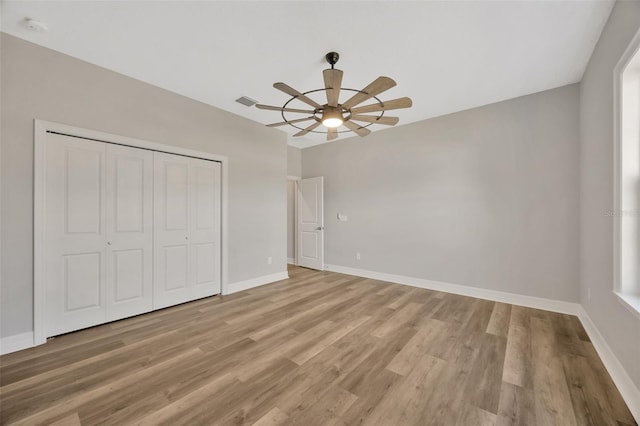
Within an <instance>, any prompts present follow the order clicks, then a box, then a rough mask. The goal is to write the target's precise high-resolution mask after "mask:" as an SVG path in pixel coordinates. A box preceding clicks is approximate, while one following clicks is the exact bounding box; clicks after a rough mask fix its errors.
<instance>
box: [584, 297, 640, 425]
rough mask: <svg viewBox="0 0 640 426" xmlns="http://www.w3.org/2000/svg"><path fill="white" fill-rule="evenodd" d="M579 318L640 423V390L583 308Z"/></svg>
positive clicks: (623, 397)
mask: <svg viewBox="0 0 640 426" xmlns="http://www.w3.org/2000/svg"><path fill="white" fill-rule="evenodd" d="M578 318H579V319H580V322H581V323H582V326H583V327H584V329H585V331H586V332H587V334H588V335H589V338H590V339H591V343H592V344H593V347H594V348H595V350H596V352H598V355H599V356H600V359H601V360H602V363H603V364H604V367H605V368H606V369H607V371H608V372H609V375H610V376H611V379H612V380H613V382H614V383H615V384H616V387H617V388H618V390H619V391H620V394H621V395H622V399H624V401H625V402H626V403H627V407H629V410H630V411H631V414H632V415H633V417H634V418H635V419H636V422H638V423H640V390H639V389H638V387H637V386H636V385H635V384H634V383H633V381H632V380H631V378H630V377H629V375H628V374H627V371H626V370H625V369H624V367H623V366H622V364H620V361H619V360H618V357H616V355H615V354H614V353H613V351H612V350H611V348H610V347H609V345H608V344H607V341H606V340H605V339H604V337H602V334H601V333H600V330H598V327H596V325H595V324H594V322H593V321H592V320H591V317H589V314H587V311H585V310H584V308H583V307H582V306H580V309H579V311H578Z"/></svg>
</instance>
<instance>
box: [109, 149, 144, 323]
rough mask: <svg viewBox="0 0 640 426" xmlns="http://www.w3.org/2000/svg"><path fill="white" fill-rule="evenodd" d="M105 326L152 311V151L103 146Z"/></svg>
mask: <svg viewBox="0 0 640 426" xmlns="http://www.w3.org/2000/svg"><path fill="white" fill-rule="evenodd" d="M106 163H107V173H106V176H107V191H106V199H105V200H106V201H105V202H106V208H107V223H106V226H107V232H106V239H107V243H106V244H107V247H106V248H107V251H106V261H107V321H113V320H116V319H120V318H125V317H129V316H132V315H137V314H141V313H144V312H148V311H150V310H152V308H153V288H152V286H153V276H152V273H153V270H152V269H153V268H152V262H153V152H151V151H148V150H144V149H138V148H131V147H124V146H119V145H112V144H108V145H107V156H106Z"/></svg>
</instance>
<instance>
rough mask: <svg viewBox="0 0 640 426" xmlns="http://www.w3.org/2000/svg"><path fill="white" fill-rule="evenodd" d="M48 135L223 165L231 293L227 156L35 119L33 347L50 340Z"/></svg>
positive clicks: (224, 283)
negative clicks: (47, 308) (47, 299)
mask: <svg viewBox="0 0 640 426" xmlns="http://www.w3.org/2000/svg"><path fill="white" fill-rule="evenodd" d="M47 133H59V134H62V135H67V136H75V137H78V138H82V139H88V140H93V141H98V142H106V143H111V144H116V145H124V146H130V147H133V148H142V149H147V150H150V151H158V152H165V153H168V154H177V155H182V156H186V157H193V158H200V159H204V160H212V161H217V162H219V163H220V164H221V168H222V170H221V188H220V189H221V211H220V216H221V221H220V222H221V223H220V234H221V247H220V249H221V250H220V267H221V271H220V272H221V273H220V283H221V291H222V294H223V295H224V294H228V288H227V287H228V279H227V274H228V268H227V264H228V256H227V253H228V251H227V247H228V238H227V236H228V214H227V206H228V202H227V201H228V193H227V189H228V182H229V178H228V176H229V167H228V166H229V159H228V158H227V157H226V156H222V155H216V154H210V153H207V152H202V151H195V150H191V149H187V148H181V147H178V146H173V145H166V144H161V143H156V142H149V141H145V140H141V139H134V138H129V137H126V136H120V135H115V134H110V133H105V132H100V131H96V130H89V129H83V128H80V127H74V126H70V125H67V124H61V123H54V122H51V121H45V120H39V119H36V120H34V164H33V165H34V176H33V177H34V200H33V344H34V346H35V345H41V344H43V343H45V342H46V341H47V337H49V336H46V332H45V324H44V321H45V320H46V318H45V309H44V307H45V279H46V276H45V269H44V268H45V248H46V241H45V236H46V221H45V219H46V213H47V206H46V203H45V188H46V185H45V178H46V176H45V165H46V157H45V155H46V149H45V147H46V143H47Z"/></svg>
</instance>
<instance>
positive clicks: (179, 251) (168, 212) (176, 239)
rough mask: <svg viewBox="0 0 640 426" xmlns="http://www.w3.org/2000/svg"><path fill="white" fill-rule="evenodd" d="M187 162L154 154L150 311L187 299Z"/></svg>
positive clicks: (181, 158) (188, 277) (172, 156)
mask: <svg viewBox="0 0 640 426" xmlns="http://www.w3.org/2000/svg"><path fill="white" fill-rule="evenodd" d="M189 160H190V159H189V158H188V157H182V156H179V155H172V154H163V153H158V152H156V153H154V163H155V173H154V221H153V222H154V223H153V245H154V250H153V258H154V261H153V271H154V273H153V278H154V279H153V281H154V285H153V307H154V309H159V308H164V307H167V306H171V305H175V304H177V303H182V302H186V301H187V300H189V298H190V295H189V280H190V274H191V271H189V258H190V256H189V220H190V217H189V210H190V209H189V202H190V196H189Z"/></svg>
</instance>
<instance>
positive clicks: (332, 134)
mask: <svg viewBox="0 0 640 426" xmlns="http://www.w3.org/2000/svg"><path fill="white" fill-rule="evenodd" d="M337 137H338V128H337V127H331V128H329V131H328V132H327V140H328V141H332V140H334V139H335V138H337Z"/></svg>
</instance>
